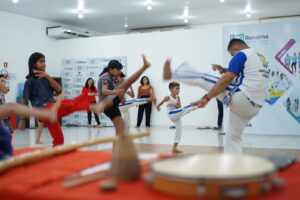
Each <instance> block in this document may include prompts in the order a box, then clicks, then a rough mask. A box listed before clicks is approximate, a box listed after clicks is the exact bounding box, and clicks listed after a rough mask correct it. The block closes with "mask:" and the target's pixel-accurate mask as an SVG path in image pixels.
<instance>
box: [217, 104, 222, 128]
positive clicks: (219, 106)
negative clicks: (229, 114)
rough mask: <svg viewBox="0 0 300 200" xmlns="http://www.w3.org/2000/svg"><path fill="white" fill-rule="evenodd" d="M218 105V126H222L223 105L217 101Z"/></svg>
mask: <svg viewBox="0 0 300 200" xmlns="http://www.w3.org/2000/svg"><path fill="white" fill-rule="evenodd" d="M217 103H218V126H222V123H223V103H222V102H221V101H219V100H218V99H217Z"/></svg>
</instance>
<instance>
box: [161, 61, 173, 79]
mask: <svg viewBox="0 0 300 200" xmlns="http://www.w3.org/2000/svg"><path fill="white" fill-rule="evenodd" d="M171 78H172V71H171V60H170V59H167V60H166V62H165V63H164V69H163V80H170V79H171Z"/></svg>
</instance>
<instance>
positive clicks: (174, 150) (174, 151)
mask: <svg viewBox="0 0 300 200" xmlns="http://www.w3.org/2000/svg"><path fill="white" fill-rule="evenodd" d="M172 153H183V151H181V150H179V149H172Z"/></svg>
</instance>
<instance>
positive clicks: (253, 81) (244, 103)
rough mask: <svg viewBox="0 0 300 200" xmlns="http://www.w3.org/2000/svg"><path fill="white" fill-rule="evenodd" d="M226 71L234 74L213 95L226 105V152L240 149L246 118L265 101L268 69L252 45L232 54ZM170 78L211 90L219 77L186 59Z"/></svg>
mask: <svg viewBox="0 0 300 200" xmlns="http://www.w3.org/2000/svg"><path fill="white" fill-rule="evenodd" d="M227 71H228V72H233V73H236V74H237V76H236V78H235V79H234V80H233V81H232V83H231V84H230V85H229V86H228V87H227V88H226V90H225V91H224V92H222V93H221V94H219V95H218V96H217V97H216V98H218V99H219V100H220V101H222V102H223V103H224V104H225V105H228V106H229V109H230V113H229V125H228V130H227V134H226V139H225V145H224V152H225V153H235V154H241V153H242V137H241V135H242V133H243V131H244V129H245V127H246V126H247V124H248V123H249V121H250V120H251V119H252V118H253V117H254V116H256V115H257V114H258V112H259V111H260V109H261V107H262V106H263V104H264V101H265V96H266V92H267V89H268V77H269V70H268V69H266V68H265V67H264V66H263V65H262V63H261V62H260V60H259V57H258V56H257V54H256V53H255V51H254V50H252V49H250V48H249V49H244V50H242V51H240V52H238V53H236V54H235V55H234V57H233V58H232V60H231V61H230V64H229V68H228V70H227ZM172 78H173V79H175V80H178V81H181V82H184V83H187V84H190V85H196V86H199V87H201V88H202V89H204V90H206V91H207V92H208V91H210V90H211V89H212V88H213V86H214V85H215V83H216V82H217V81H218V80H219V77H217V76H213V75H209V74H206V73H198V72H196V71H195V70H194V69H192V68H190V67H189V66H188V65H187V64H186V63H183V64H182V65H180V66H179V68H178V69H177V70H175V72H174V73H173V75H172Z"/></svg>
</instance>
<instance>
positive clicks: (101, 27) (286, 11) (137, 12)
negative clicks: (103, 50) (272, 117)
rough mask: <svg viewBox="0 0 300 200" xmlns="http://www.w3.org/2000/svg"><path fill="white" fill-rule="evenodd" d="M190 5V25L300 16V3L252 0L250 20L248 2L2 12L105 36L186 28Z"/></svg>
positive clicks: (64, 1)
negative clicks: (186, 9)
mask: <svg viewBox="0 0 300 200" xmlns="http://www.w3.org/2000/svg"><path fill="white" fill-rule="evenodd" d="M186 2H187V3H188V4H189V5H190V6H189V7H190V15H191V17H192V18H191V19H190V20H189V24H188V25H201V24H212V23H224V22H237V21H247V20H256V19H261V18H269V17H277V16H291V15H300V0H251V2H252V8H253V10H254V13H253V14H252V17H251V18H247V17H246V15H245V14H242V13H241V12H242V11H243V10H245V7H246V3H247V0H226V1H225V3H220V0H153V3H154V6H153V9H152V11H148V10H147V8H146V6H145V5H144V4H143V3H145V0H85V9H86V11H85V17H84V18H83V19H79V18H78V17H77V3H78V0H20V2H19V3H18V4H13V3H12V1H11V0H0V10H2V11H6V12H11V13H15V14H19V15H24V16H29V17H34V18H38V19H43V20H48V21H53V22H57V23H63V24H67V25H71V26H75V27H78V28H82V29H88V30H93V31H97V32H103V33H111V32H122V31H126V28H125V27H124V23H125V17H126V16H128V25H129V27H128V29H141V28H149V27H161V26H176V25H185V24H184V22H183V19H182V18H180V16H182V14H183V7H184V5H185V3H186Z"/></svg>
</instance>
